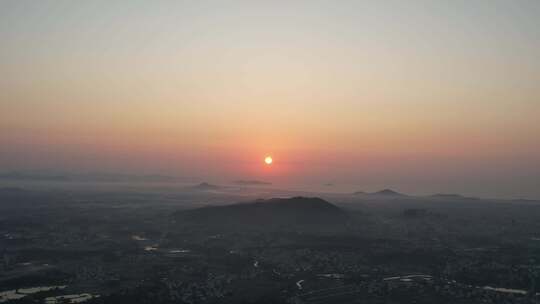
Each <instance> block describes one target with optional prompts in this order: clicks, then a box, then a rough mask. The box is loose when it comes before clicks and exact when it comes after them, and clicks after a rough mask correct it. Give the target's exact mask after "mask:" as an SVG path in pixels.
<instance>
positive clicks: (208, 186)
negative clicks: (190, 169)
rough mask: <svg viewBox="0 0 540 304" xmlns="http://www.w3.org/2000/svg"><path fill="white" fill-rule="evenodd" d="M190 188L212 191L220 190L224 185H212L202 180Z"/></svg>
mask: <svg viewBox="0 0 540 304" xmlns="http://www.w3.org/2000/svg"><path fill="white" fill-rule="evenodd" d="M189 188H190V189H193V190H199V191H211V190H218V189H221V188H222V187H221V186H218V185H212V184H209V183H207V182H202V183H200V184H198V185H196V186H192V187H189Z"/></svg>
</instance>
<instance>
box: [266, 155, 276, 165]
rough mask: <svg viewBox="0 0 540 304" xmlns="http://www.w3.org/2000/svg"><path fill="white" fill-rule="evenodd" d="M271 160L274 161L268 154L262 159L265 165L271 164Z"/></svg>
mask: <svg viewBox="0 0 540 304" xmlns="http://www.w3.org/2000/svg"><path fill="white" fill-rule="evenodd" d="M273 161H274V160H273V159H272V157H270V156H267V157H266V158H265V159H264V162H265V163H266V164H267V165H271V164H272V162H273Z"/></svg>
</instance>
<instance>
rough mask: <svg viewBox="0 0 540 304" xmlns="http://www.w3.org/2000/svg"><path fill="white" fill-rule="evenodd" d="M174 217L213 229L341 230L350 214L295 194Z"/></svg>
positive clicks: (185, 213) (191, 211) (178, 214)
mask: <svg viewBox="0 0 540 304" xmlns="http://www.w3.org/2000/svg"><path fill="white" fill-rule="evenodd" d="M174 220H175V221H176V223H177V224H179V225H182V226H184V227H185V226H187V227H191V228H200V229H203V230H214V231H241V232H249V231H338V230H339V231H342V230H346V224H347V222H348V215H347V213H346V212H345V211H343V210H342V209H340V208H339V207H337V206H335V205H333V204H331V203H329V202H327V201H325V200H322V199H320V198H311V197H293V198H273V199H268V200H256V201H253V202H249V203H239V204H233V205H226V206H213V207H204V208H198V209H192V210H185V211H179V212H177V213H175V214H174Z"/></svg>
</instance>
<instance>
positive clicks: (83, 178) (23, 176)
mask: <svg viewBox="0 0 540 304" xmlns="http://www.w3.org/2000/svg"><path fill="white" fill-rule="evenodd" d="M0 180H12V181H50V182H172V181H176V180H177V178H175V177H172V176H167V175H159V174H147V175H135V174H119V173H79V174H71V173H48V172H19V171H10V172H3V173H0Z"/></svg>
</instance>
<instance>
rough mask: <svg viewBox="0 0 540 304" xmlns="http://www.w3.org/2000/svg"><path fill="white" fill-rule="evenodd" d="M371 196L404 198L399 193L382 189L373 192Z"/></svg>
mask: <svg viewBox="0 0 540 304" xmlns="http://www.w3.org/2000/svg"><path fill="white" fill-rule="evenodd" d="M371 194H374V195H385V196H405V194H402V193H399V192H396V191H394V190H392V189H383V190H381V191H377V192H373V193H371Z"/></svg>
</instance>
